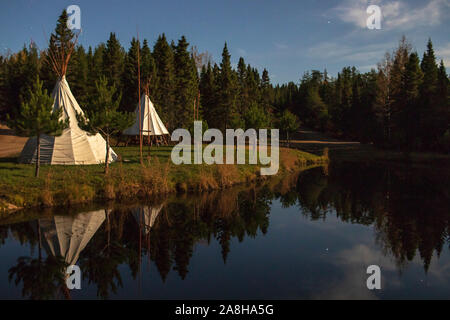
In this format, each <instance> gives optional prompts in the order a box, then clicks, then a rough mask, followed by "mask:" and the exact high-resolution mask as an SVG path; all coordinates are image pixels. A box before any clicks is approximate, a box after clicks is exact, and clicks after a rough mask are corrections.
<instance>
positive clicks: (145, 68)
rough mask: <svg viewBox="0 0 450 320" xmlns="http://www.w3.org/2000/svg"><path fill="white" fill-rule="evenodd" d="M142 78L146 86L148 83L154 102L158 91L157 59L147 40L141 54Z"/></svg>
mask: <svg viewBox="0 0 450 320" xmlns="http://www.w3.org/2000/svg"><path fill="white" fill-rule="evenodd" d="M141 78H142V81H143V82H144V85H145V84H147V83H148V85H149V88H148V89H149V94H150V98H151V99H152V100H153V97H154V95H155V94H156V90H157V82H158V81H157V80H158V79H157V75H156V65H155V59H154V58H153V55H152V52H151V50H150V47H149V46H148V42H147V39H144V42H143V44H142V54H141Z"/></svg>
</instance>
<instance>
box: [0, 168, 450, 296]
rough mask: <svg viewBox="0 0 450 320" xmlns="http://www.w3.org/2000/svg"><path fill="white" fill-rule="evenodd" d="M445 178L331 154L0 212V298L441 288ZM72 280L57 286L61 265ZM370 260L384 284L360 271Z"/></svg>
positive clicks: (432, 171)
mask: <svg viewBox="0 0 450 320" xmlns="http://www.w3.org/2000/svg"><path fill="white" fill-rule="evenodd" d="M448 181H450V179H449V176H448V174H447V173H443V171H441V170H439V169H437V168H428V169H427V168H416V169H412V168H410V167H404V166H386V165H384V166H381V165H373V164H372V165H369V164H354V163H352V164H350V163H348V164H345V163H342V164H339V165H333V166H330V167H329V168H314V169H310V170H307V171H304V172H302V173H299V174H292V175H290V176H289V177H288V178H287V179H284V180H282V181H278V182H276V181H271V182H270V183H268V184H261V185H253V186H250V187H248V186H247V187H246V188H244V187H239V188H232V189H228V190H226V191H223V192H214V193H208V194H202V195H200V196H192V195H181V196H172V197H169V198H164V199H163V198H161V199H153V201H152V202H151V203H146V204H140V205H136V204H134V205H129V204H114V205H112V204H111V205H103V206H95V205H91V206H86V207H79V208H74V209H71V210H68V209H65V210H61V209H59V210H55V209H54V210H48V211H42V210H41V211H39V212H37V211H29V212H23V213H21V214H19V215H18V216H13V217H9V218H8V219H6V220H5V219H4V220H0V258H1V260H0V298H1V299H8V298H27V299H28V298H62V299H64V298H68V297H69V296H70V297H71V298H72V299H86V298H89V299H96V298H137V299H140V298H147V299H196V298H202V299H220V298H223V299H262V298H267V299H340V298H351V299H379V298H381V299H395V298H446V299H448V298H450V250H449V244H450V233H449V231H450V187H449V184H448ZM74 263H76V264H77V265H78V266H79V267H80V269H81V272H82V283H81V290H71V291H70V292H69V291H68V290H62V288H63V287H64V286H63V285H61V284H62V283H63V273H62V272H61V270H62V269H63V267H64V265H65V264H74ZM372 264H375V265H379V266H380V268H381V275H382V276H381V283H382V289H381V290H374V291H372V290H368V289H367V287H366V279H367V277H368V275H367V274H366V269H367V267H368V266H369V265H372Z"/></svg>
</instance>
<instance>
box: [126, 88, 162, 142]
mask: <svg viewBox="0 0 450 320" xmlns="http://www.w3.org/2000/svg"><path fill="white" fill-rule="evenodd" d="M135 113H136V121H135V122H134V124H133V126H131V127H130V128H128V129H126V130H125V131H124V132H123V134H125V135H129V136H138V135H139V105H138V106H137V107H136V110H135ZM149 117H150V119H149ZM149 120H150V121H149ZM141 129H142V134H143V135H144V136H148V135H150V136H160V135H164V134H169V131H168V130H167V129H166V127H165V126H164V124H163V122H162V121H161V119H160V118H159V116H158V114H157V113H156V110H155V107H154V106H153V103H152V102H151V100H150V98H149V97H148V95H146V94H143V95H142V97H141Z"/></svg>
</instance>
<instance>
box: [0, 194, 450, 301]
mask: <svg viewBox="0 0 450 320" xmlns="http://www.w3.org/2000/svg"><path fill="white" fill-rule="evenodd" d="M300 210H301V209H299V208H298V206H291V207H289V208H282V206H281V204H280V202H279V201H278V200H274V201H273V202H272V206H271V214H270V223H269V228H268V232H267V234H265V235H262V233H261V231H258V234H257V236H256V237H255V238H252V237H245V238H244V240H243V241H242V242H239V241H238V239H237V238H235V237H232V238H231V243H230V251H229V254H228V257H227V260H226V263H225V264H224V262H223V259H222V255H221V247H220V245H219V243H218V241H217V240H214V239H213V240H212V241H211V243H210V244H209V245H208V244H207V242H206V241H200V242H197V243H196V244H195V245H194V249H193V254H192V257H191V258H190V261H189V265H188V270H189V272H188V274H187V276H186V278H185V279H184V280H182V279H181V278H180V276H179V275H178V273H177V272H176V271H174V270H173V269H172V270H171V271H170V272H169V274H168V275H167V278H166V280H165V282H163V281H162V279H161V276H160V274H159V273H158V269H157V267H156V265H155V263H154V262H153V261H151V262H149V261H148V258H147V257H146V256H144V257H143V258H142V263H143V264H142V267H141V273H140V275H138V276H137V278H136V279H133V277H132V275H131V272H130V268H129V267H128V265H124V264H122V265H121V266H120V267H119V271H120V273H121V277H122V281H123V288H119V289H118V292H117V294H116V295H113V294H111V296H110V297H111V298H151V299H165V298H168V299H177V298H180V299H181V298H206V299H207V298H211V299H217V298H223V299H244V298H249V299H252V298H253V299H260V298H275V299H278V298H279V299H299V298H313V299H341V298H350V299H378V298H438V297H440V298H449V297H450V281H449V280H450V273H449V270H450V255H449V250H448V244H445V245H444V248H443V250H442V252H441V257H440V258H439V259H438V258H437V257H436V255H434V256H433V259H432V261H431V264H430V267H429V270H428V273H427V274H425V271H424V268H423V262H422V260H421V259H420V257H419V253H416V256H415V257H414V259H413V261H411V262H409V263H408V264H407V265H406V267H405V268H403V269H402V270H401V272H399V269H398V268H397V266H396V264H395V261H394V260H391V258H390V257H389V255H387V256H386V255H384V254H383V252H382V249H381V247H380V246H379V245H378V244H377V243H376V240H375V234H374V232H375V231H374V229H373V227H372V226H363V225H359V224H351V223H345V222H342V221H340V220H339V219H338V218H336V216H335V215H334V214H328V215H327V218H326V220H325V221H323V220H317V221H310V220H309V218H308V217H306V216H303V215H301V214H300V212H299V211H300ZM102 232H103V231H102ZM14 239H15V236H14V235H12V234H10V235H9V237H8V238H7V239H6V240H5V243H4V244H3V245H2V246H0V256H1V262H0V298H2V299H4V298H20V297H21V285H20V286H18V287H16V286H15V284H14V281H11V282H8V269H9V268H10V267H11V266H13V265H15V264H16V261H17V258H18V257H20V256H26V255H32V256H36V255H37V247H34V248H33V250H32V253H30V248H29V247H28V246H27V245H21V244H20V242H19V241H18V240H14ZM88 246H89V244H88ZM371 264H377V265H379V266H380V267H381V270H382V290H381V291H370V290H368V289H367V288H366V279H367V274H366V268H367V266H369V265H371ZM172 268H173V267H172ZM71 295H72V298H75V299H76V298H88V297H89V298H95V297H96V287H95V285H93V284H88V281H87V280H83V282H82V290H81V291H75V290H73V291H71Z"/></svg>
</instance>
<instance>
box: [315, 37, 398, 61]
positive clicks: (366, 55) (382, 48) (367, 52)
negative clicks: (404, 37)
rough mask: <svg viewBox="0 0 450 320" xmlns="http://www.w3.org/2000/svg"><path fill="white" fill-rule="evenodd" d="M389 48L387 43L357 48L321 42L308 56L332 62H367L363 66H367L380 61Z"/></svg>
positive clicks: (390, 45) (389, 45)
mask: <svg viewBox="0 0 450 320" xmlns="http://www.w3.org/2000/svg"><path fill="white" fill-rule="evenodd" d="M390 47H392V44H388V43H377V44H369V45H366V46H362V47H358V46H350V45H345V44H341V43H338V42H322V43H320V44H318V45H316V46H314V47H311V48H309V49H308V55H309V56H310V57H314V58H320V59H333V60H334V61H344V60H348V61H354V62H358V63H364V62H367V63H365V64H364V65H368V64H370V62H371V61H373V60H379V59H381V57H383V55H384V53H385V52H386V50H388V49H389V48H390Z"/></svg>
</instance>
